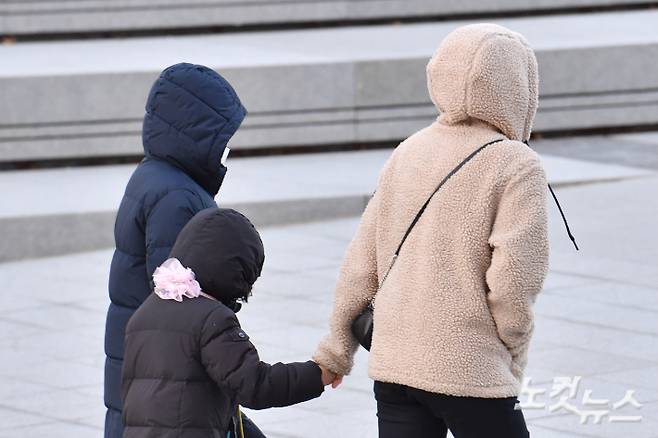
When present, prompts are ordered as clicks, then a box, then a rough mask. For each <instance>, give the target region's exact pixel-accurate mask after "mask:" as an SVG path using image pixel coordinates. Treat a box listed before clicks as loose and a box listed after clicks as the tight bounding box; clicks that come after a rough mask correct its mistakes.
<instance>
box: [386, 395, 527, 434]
mask: <svg viewBox="0 0 658 438" xmlns="http://www.w3.org/2000/svg"><path fill="white" fill-rule="evenodd" d="M375 398H376V399H377V417H378V418H379V438H406V437H414V438H445V437H446V435H447V433H448V429H450V432H452V434H453V435H454V437H455V438H483V437H487V438H488V437H504V438H528V437H529V436H530V434H529V433H528V429H527V428H526V425H525V420H524V418H523V413H522V412H521V411H520V410H515V409H514V405H515V404H516V403H517V402H518V400H517V399H516V397H511V398H476V397H455V396H450V395H443V394H433V393H430V392H426V391H421V390H419V389H414V388H410V387H408V386H402V385H395V384H392V383H382V382H375Z"/></svg>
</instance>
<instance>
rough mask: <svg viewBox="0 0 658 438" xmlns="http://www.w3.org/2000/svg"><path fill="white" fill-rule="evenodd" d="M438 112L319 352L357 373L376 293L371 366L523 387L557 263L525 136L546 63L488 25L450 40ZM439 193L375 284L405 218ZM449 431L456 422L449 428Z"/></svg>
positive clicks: (439, 79)
mask: <svg viewBox="0 0 658 438" xmlns="http://www.w3.org/2000/svg"><path fill="white" fill-rule="evenodd" d="M427 81H428V88H429V92H430V95H431V98H432V101H433V102H434V104H435V105H436V107H437V109H438V111H439V113H440V116H439V117H438V119H437V120H436V121H435V122H434V123H433V124H431V125H430V126H428V127H426V128H424V129H422V130H420V131H419V132H417V133H415V134H413V135H412V136H411V137H409V138H408V139H407V140H405V141H404V142H402V143H401V144H400V145H399V146H398V148H397V149H396V150H395V151H394V152H393V154H392V156H391V157H390V159H389V160H388V162H387V163H386V165H385V167H384V169H383V170H382V172H381V175H380V181H379V185H378V188H377V191H376V193H375V195H374V196H373V198H372V200H371V201H370V203H369V205H368V207H367V208H366V211H365V213H364V214H363V218H362V220H361V223H360V225H359V228H358V231H357V233H356V235H355V237H354V239H353V241H352V242H351V244H350V246H349V248H348V250H347V253H346V255H345V260H344V262H343V265H342V268H341V271H340V275H339V279H338V284H337V287H336V301H335V307H334V311H333V315H332V318H331V324H330V325H331V330H330V333H329V335H328V336H327V337H326V338H325V339H324V340H323V341H322V342H321V344H320V346H319V347H318V350H317V352H316V354H315V356H314V359H315V360H316V361H317V362H318V363H320V364H322V365H324V366H326V367H327V368H329V369H330V370H332V371H333V372H335V373H337V374H339V375H346V374H349V372H350V370H351V369H352V365H353V356H354V353H355V351H356V349H357V341H356V339H355V338H354V337H353V336H352V334H351V329H350V326H351V323H352V321H353V320H354V318H355V317H356V316H357V315H358V314H359V313H360V312H361V311H362V310H363V309H364V308H365V307H366V305H367V304H368V303H369V302H370V301H371V300H373V299H374V307H375V313H374V334H373V343H372V349H371V352H370V361H369V374H370V376H371V377H372V378H373V379H374V380H376V381H379V382H388V383H394V384H399V385H404V386H407V387H411V388H416V389H419V390H423V391H426V392H430V393H437V394H445V395H451V396H461V397H478V398H505V397H515V396H517V395H518V392H519V389H520V383H521V380H522V375H523V369H524V367H525V365H526V361H527V352H528V344H529V342H530V338H531V335H532V330H533V313H532V306H533V303H534V301H535V299H536V297H537V294H538V293H539V292H540V290H541V289H542V284H543V281H544V278H545V276H546V273H547V267H548V241H547V214H546V192H547V181H546V177H545V174H544V171H543V169H542V165H541V163H540V160H539V157H538V155H537V154H536V153H535V152H533V151H532V150H531V149H530V148H529V147H528V146H527V145H526V144H524V141H527V140H528V139H529V137H530V132H531V128H532V123H533V118H534V116H535V113H536V109H537V98H538V92H537V84H538V75H537V62H536V58H535V56H534V53H533V51H532V49H531V48H530V47H529V46H528V44H527V42H526V41H525V39H524V38H523V37H522V36H521V35H519V34H517V33H514V32H511V31H509V30H507V29H505V28H503V27H500V26H497V25H492V24H478V25H471V26H465V27H461V28H459V29H457V30H456V31H454V32H452V33H451V34H450V35H448V36H447V37H446V38H445V39H444V41H443V42H442V43H441V45H440V46H439V48H438V50H437V52H436V53H435V55H434V56H433V57H432V59H431V60H430V62H429V64H428V65H427ZM497 139H501V140H503V141H501V142H498V143H495V144H492V145H491V146H489V147H487V148H486V149H484V150H483V151H482V152H481V153H480V154H479V155H477V156H476V157H475V158H474V159H473V160H472V161H470V162H469V163H468V164H466V165H465V166H464V167H463V168H462V169H461V170H460V171H459V172H458V173H456V174H455V175H454V176H453V177H452V178H451V179H450V180H449V181H448V182H447V183H446V184H445V185H444V186H443V188H441V190H440V191H439V192H438V193H437V194H436V195H435V196H434V198H433V199H432V201H431V203H430V204H429V206H428V207H427V210H426V211H425V213H424V214H423V215H422V217H421V218H420V220H419V222H418V223H417V225H416V227H415V228H414V229H413V231H412V233H411V234H410V236H409V238H408V240H407V241H406V243H405V244H404V246H403V248H402V251H401V253H400V256H399V258H398V259H397V261H396V262H395V264H394V266H393V269H392V270H391V271H390V273H389V275H388V277H387V279H386V281H385V282H384V284H383V286H382V287H381V289H380V290H378V285H379V284H380V283H381V281H382V278H383V276H384V274H385V273H386V271H387V270H388V268H389V266H390V264H391V258H392V256H393V254H394V252H395V250H396V248H397V245H398V244H399V243H400V241H401V239H402V236H403V235H404V233H405V231H406V229H407V227H408V226H409V224H410V223H411V221H412V220H413V218H414V216H415V215H416V213H417V212H418V210H419V209H420V208H421V206H422V205H423V203H424V202H425V201H426V199H427V198H428V197H429V195H430V194H431V193H432V192H433V191H434V189H435V187H436V185H437V184H438V182H439V181H441V179H442V178H443V177H444V176H446V175H447V174H448V173H449V172H450V171H451V170H452V169H453V168H454V167H455V166H456V165H457V164H458V163H459V162H460V161H462V160H463V159H464V158H465V157H466V156H468V155H469V154H470V153H472V152H473V151H475V150H476V149H478V148H479V147H480V146H482V145H484V144H485V143H488V142H491V141H494V140H497ZM453 433H454V431H453Z"/></svg>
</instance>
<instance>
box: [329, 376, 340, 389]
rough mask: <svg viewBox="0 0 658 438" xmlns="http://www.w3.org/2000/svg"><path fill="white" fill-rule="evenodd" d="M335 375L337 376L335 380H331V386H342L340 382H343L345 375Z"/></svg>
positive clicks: (334, 387)
mask: <svg viewBox="0 0 658 438" xmlns="http://www.w3.org/2000/svg"><path fill="white" fill-rule="evenodd" d="M335 376H336V377H335V378H334V380H333V382H331V387H332V388H333V389H336V388H338V386H340V384H341V383H343V376H340V375H338V374H336V375H335Z"/></svg>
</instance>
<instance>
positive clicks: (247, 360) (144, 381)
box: [122, 208, 324, 438]
mask: <svg viewBox="0 0 658 438" xmlns="http://www.w3.org/2000/svg"><path fill="white" fill-rule="evenodd" d="M171 256H172V257H175V258H177V259H178V260H180V262H181V263H182V265H183V266H185V267H189V268H191V269H192V270H193V271H194V272H195V274H196V279H197V281H198V282H199V284H200V285H201V289H202V290H203V291H204V292H205V293H207V294H209V295H211V296H213V297H214V298H216V299H217V300H219V301H214V300H211V299H209V298H205V297H203V296H201V297H198V298H192V299H188V298H184V299H183V301H182V302H177V301H174V300H163V299H161V298H159V297H158V296H157V295H155V294H151V295H150V296H149V297H148V298H147V299H146V301H145V302H144V304H142V306H141V307H140V308H139V309H138V310H137V312H135V314H134V316H133V317H132V318H131V319H130V321H129V323H128V327H127V329H126V339H125V357H124V366H123V380H122V397H123V408H124V409H123V418H124V423H125V429H124V435H123V436H124V437H125V438H150V437H158V438H167V437H177V438H197V437H198V438H201V437H204V438H205V437H217V438H225V437H226V434H227V432H228V431H229V430H231V428H232V427H233V422H232V417H233V415H234V414H235V412H236V410H237V405H238V404H240V405H242V406H245V407H248V408H252V409H264V408H269V407H281V406H287V405H291V404H295V403H299V402H302V401H306V400H310V399H312V398H315V397H318V396H319V395H320V394H321V393H322V392H323V390H324V387H323V385H322V379H321V371H320V368H319V367H318V366H317V365H316V364H315V363H313V362H305V363H292V364H282V363H277V364H275V365H269V364H267V363H264V362H262V361H261V360H260V358H259V357H258V352H257V351H256V348H255V347H254V345H253V344H252V343H251V342H250V341H249V336H248V335H247V334H246V333H245V332H244V331H243V330H242V328H241V327H240V323H239V322H238V319H237V317H236V315H235V313H234V312H233V311H232V310H231V309H230V308H229V307H228V306H227V305H225V304H224V303H226V304H229V305H230V304H231V302H232V301H233V300H234V299H235V298H237V297H242V296H245V295H247V294H248V293H249V290H250V289H251V286H252V284H253V283H254V282H255V281H256V279H257V278H258V276H259V275H260V272H261V267H262V264H263V260H264V255H263V246H262V242H261V240H260V237H259V235H258V233H257V231H256V230H255V228H254V227H253V226H252V225H251V223H250V222H249V221H248V220H247V219H246V218H245V217H244V216H242V215H241V214H239V213H237V212H235V211H233V210H227V209H217V208H210V209H207V210H203V211H202V212H200V213H199V214H197V215H196V216H195V217H194V218H193V219H192V220H191V221H190V222H189V223H188V224H187V225H186V226H185V227H184V228H183V230H182V231H181V233H180V235H179V236H178V239H177V240H176V244H175V245H174V248H173V249H172V252H171Z"/></svg>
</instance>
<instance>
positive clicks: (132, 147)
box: [0, 11, 658, 163]
mask: <svg viewBox="0 0 658 438" xmlns="http://www.w3.org/2000/svg"><path fill="white" fill-rule="evenodd" d="M494 21H495V22H497V23H500V24H503V25H505V26H508V27H510V28H512V29H514V30H518V31H520V32H522V33H523V34H525V35H526V36H527V37H528V39H529V41H530V42H531V44H532V45H533V46H534V47H535V49H536V51H537V56H538V59H539V63H540V74H541V84H540V94H541V104H540V109H539V114H538V117H537V123H536V131H539V132H548V131H555V130H567V131H568V130H580V129H590V128H611V127H612V128H615V127H628V126H637V125H655V124H657V123H658V63H656V62H655V60H656V59H658V26H655V23H657V22H658V11H640V12H638V11H636V12H623V13H622V12H615V13H598V14H585V15H560V16H551V17H531V18H530V17H526V18H514V19H505V20H494ZM460 24H463V23H461V22H446V23H424V24H406V25H397V26H394V25H386V26H384V25H382V26H361V27H349V28H334V29H313V30H297V31H276V32H251V33H241V34H229V35H213V36H184V37H175V38H174V37H152V38H135V39H125V40H90V41H75V42H51V43H21V44H16V45H9V46H7V45H5V46H0V59H2V60H3V62H2V64H1V65H0V114H2V123H1V124H0V163H1V162H5V163H6V162H21V161H40V160H48V159H77V158H89V157H119V156H137V155H139V154H141V139H140V130H141V119H142V116H143V111H144V109H143V107H144V102H145V99H146V95H147V92H148V90H149V87H150V85H151V83H152V82H153V80H154V79H155V77H157V74H158V72H159V71H160V70H161V69H163V68H164V67H166V66H168V65H171V64H174V63H177V62H181V61H188V62H195V63H201V64H206V65H209V66H211V67H213V68H215V69H217V70H218V71H220V72H221V73H222V74H223V75H225V76H226V77H227V78H228V79H229V80H230V81H231V82H232V83H233V84H234V86H235V88H236V89H237V91H238V93H239V94H240V96H241V97H242V100H243V102H244V103H245V106H246V107H247V108H248V110H249V115H248V117H247V119H246V121H245V123H244V125H243V127H242V128H241V129H240V131H239V132H238V134H237V135H236V136H235V138H234V140H233V141H232V147H234V148H238V149H240V148H250V149H254V148H273V147H276V148H280V147H288V146H298V147H299V146H302V147H314V146H321V145H328V144H361V143H368V142H390V143H393V142H394V141H396V140H398V139H401V138H404V137H406V136H408V135H409V134H410V133H412V132H414V131H415V130H417V129H419V128H420V127H422V126H425V125H427V124H428V123H429V122H430V121H431V120H432V119H433V118H434V117H436V110H435V109H434V107H433V105H432V104H431V103H430V101H429V97H428V94H427V89H426V85H425V64H426V63H427V60H428V58H429V57H430V56H431V54H432V53H433V51H434V49H435V48H436V46H437V44H438V42H439V41H440V40H441V39H442V38H443V37H444V36H445V35H446V34H447V33H449V32H450V31H451V30H453V29H454V28H455V27H457V26H458V25H460ZM557 30H559V31H557Z"/></svg>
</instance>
